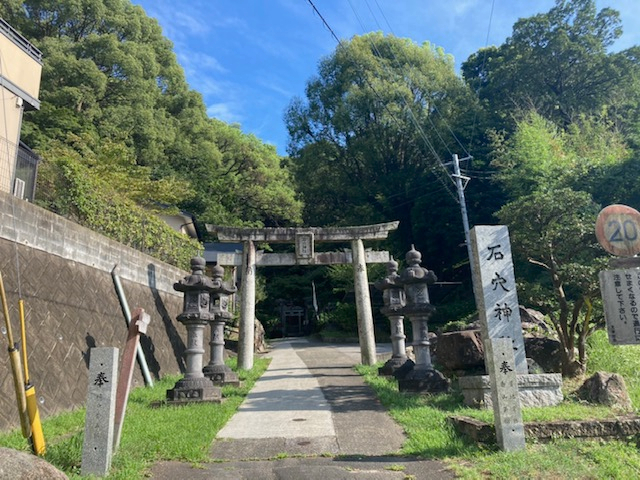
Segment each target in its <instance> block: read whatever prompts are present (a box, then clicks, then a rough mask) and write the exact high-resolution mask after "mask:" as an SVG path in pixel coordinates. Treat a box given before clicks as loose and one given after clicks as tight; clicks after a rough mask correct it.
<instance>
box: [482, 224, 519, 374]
mask: <svg viewBox="0 0 640 480" xmlns="http://www.w3.org/2000/svg"><path fill="white" fill-rule="evenodd" d="M471 246H472V251H473V255H474V258H473V267H474V268H473V275H474V278H473V285H474V293H475V297H476V303H477V305H478V313H479V315H480V325H481V328H482V336H483V339H495V338H510V339H511V340H512V342H513V355H514V357H515V367H516V373H519V374H526V373H529V370H528V368H527V357H526V353H525V349H524V338H523V335H522V325H521V322H520V310H519V304H518V294H517V291H516V278H515V273H514V271H513V259H512V257H511V242H510V240H509V231H508V229H507V227H506V226H504V225H499V226H484V225H482V226H476V227H474V228H472V229H471Z"/></svg>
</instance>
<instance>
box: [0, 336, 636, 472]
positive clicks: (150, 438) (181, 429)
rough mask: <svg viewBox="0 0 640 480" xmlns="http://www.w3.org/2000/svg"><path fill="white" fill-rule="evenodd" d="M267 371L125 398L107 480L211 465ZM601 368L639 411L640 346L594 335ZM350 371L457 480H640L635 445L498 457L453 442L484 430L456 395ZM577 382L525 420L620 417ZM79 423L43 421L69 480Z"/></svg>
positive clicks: (490, 448) (79, 417)
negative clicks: (217, 442) (216, 388)
mask: <svg viewBox="0 0 640 480" xmlns="http://www.w3.org/2000/svg"><path fill="white" fill-rule="evenodd" d="M267 365H268V360H265V359H258V360H256V365H255V367H254V368H253V369H252V370H251V371H249V372H241V378H242V380H243V381H244V385H243V387H242V388H232V387H225V388H224V389H223V394H224V397H225V401H224V403H222V404H205V405H196V404H194V405H186V406H182V407H172V406H163V407H160V408H154V407H152V406H151V405H152V403H154V402H157V401H158V400H163V399H164V398H165V393H166V390H167V389H169V388H172V387H173V385H174V383H175V382H176V381H177V380H178V378H179V377H168V378H164V379H162V380H161V381H160V382H158V383H157V384H156V385H155V386H154V388H138V389H135V390H134V391H133V392H132V393H131V396H130V399H129V404H128V409H127V416H126V418H125V423H124V429H123V434H122V441H121V445H120V449H119V451H118V452H117V454H116V455H115V456H114V459H113V463H112V469H111V473H110V475H109V477H107V478H109V479H127V480H128V479H137V478H144V476H145V473H146V472H148V470H149V468H150V467H151V465H152V464H153V463H154V462H157V461H160V460H178V461H183V462H189V463H192V464H195V465H197V464H203V463H206V462H210V461H212V460H211V458H210V457H209V453H208V451H209V448H210V446H211V443H212V442H213V439H214V438H215V435H216V433H217V432H218V431H219V429H220V428H222V426H223V425H224V424H225V423H226V422H227V421H228V419H229V418H230V417H231V416H232V415H233V413H234V412H235V411H236V409H237V408H238V406H239V405H240V403H241V402H242V400H243V399H244V397H245V396H246V394H247V393H248V392H249V390H250V389H251V387H252V386H253V384H254V383H255V380H256V379H257V378H258V377H259V376H260V375H261V374H262V373H263V372H264V370H265V369H266V367H267ZM233 366H234V365H232V367H233ZM599 370H603V371H609V372H616V373H620V374H621V375H623V377H624V378H625V381H626V384H627V388H628V390H629V393H630V396H631V398H632V401H633V403H634V406H636V408H637V407H638V406H639V405H640V347H636V346H628V347H626V346H624V347H619V346H612V345H610V344H609V343H608V341H607V337H606V333H605V332H597V333H596V334H595V335H594V336H593V337H592V338H591V339H590V342H589V374H591V373H593V372H595V371H599ZM358 371H359V372H360V373H361V374H362V375H363V376H364V377H365V380H366V381H367V382H368V383H369V384H370V385H372V387H373V388H374V390H375V391H376V392H377V394H378V397H379V398H380V400H381V401H382V403H383V404H384V405H385V406H386V407H387V408H388V409H389V412H390V414H391V416H392V417H393V418H394V419H395V420H396V421H397V422H398V423H399V424H400V425H402V427H403V428H404V429H405V432H406V433H407V441H406V442H405V444H404V446H403V449H402V453H403V454H406V455H416V456H419V457H426V458H433V459H441V460H444V461H445V462H447V464H448V465H449V466H450V468H452V469H453V470H454V471H455V472H456V474H457V475H458V476H460V478H463V479H480V478H492V479H556V478H562V479H569V480H570V479H600V478H616V479H617V478H619V479H628V478H640V453H639V450H638V444H639V442H640V437H639V438H635V437H634V438H628V439H626V440H615V441H614V440H612V441H607V442H603V441H597V440H594V441H584V440H582V441H579V440H574V439H558V440H555V441H552V442H549V443H538V442H534V441H528V442H527V446H526V449H525V450H524V451H520V452H502V451H500V450H499V449H498V448H497V446H495V445H477V444H475V443H472V442H469V441H467V440H466V439H464V438H462V437H460V436H459V435H457V434H456V432H455V431H454V429H453V427H452V426H451V424H450V423H449V421H448V419H449V417H451V416H454V415H464V416H469V417H473V418H476V419H478V420H482V421H485V422H489V423H491V422H493V413H492V411H491V410H478V409H473V408H468V407H464V406H463V405H462V396H461V395H460V393H459V392H455V391H454V392H452V393H449V394H442V395H435V396H419V395H406V394H402V393H400V392H398V388H397V383H396V382H394V381H390V380H388V379H386V378H383V377H379V376H378V375H377V366H368V367H365V366H359V367H358ZM580 384H581V382H577V381H574V382H565V401H564V402H562V404H560V405H559V406H556V407H547V408H525V409H523V418H524V421H525V422H531V421H553V420H586V419H599V418H611V417H613V416H615V415H616V414H617V413H618V412H616V411H614V410H612V409H611V408H608V407H603V406H594V405H588V404H586V403H584V402H581V401H579V400H578V399H577V398H576V397H575V395H573V390H575V389H576V388H577V387H579V385H580ZM84 415H85V412H84V410H76V411H73V412H68V413H64V414H61V415H58V416H56V417H54V418H48V419H46V420H45V421H44V422H43V428H44V433H45V438H46V440H47V455H46V459H47V460H48V461H49V462H51V463H52V464H54V465H55V466H57V467H58V468H60V469H61V470H63V471H65V472H66V473H67V474H68V475H69V476H70V477H71V478H78V476H79V470H80V462H81V451H82V440H83V429H84ZM0 445H2V446H6V447H10V448H16V449H22V450H27V449H28V446H27V444H26V441H25V440H24V439H23V438H22V436H21V435H20V432H19V431H14V432H11V433H8V434H2V435H0ZM398 468H399V467H398ZM394 469H395V468H394Z"/></svg>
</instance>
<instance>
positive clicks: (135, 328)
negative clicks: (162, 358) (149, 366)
mask: <svg viewBox="0 0 640 480" xmlns="http://www.w3.org/2000/svg"><path fill="white" fill-rule="evenodd" d="M150 321H151V317H150V316H149V314H148V313H146V312H145V311H144V310H143V309H142V308H136V309H135V310H134V311H133V317H132V318H131V322H130V323H129V334H128V335H127V343H126V345H125V347H124V353H123V354H122V364H121V365H120V375H119V376H118V389H117V391H116V413H115V422H114V434H113V451H114V452H115V451H117V450H118V446H120V435H121V434H122V424H123V423H124V415H125V413H126V411H127V401H128V400H129V391H130V390H131V380H132V379H133V369H134V367H135V365H136V353H137V351H138V347H139V346H140V334H141V333H143V334H144V333H147V326H148V325H149V322H150Z"/></svg>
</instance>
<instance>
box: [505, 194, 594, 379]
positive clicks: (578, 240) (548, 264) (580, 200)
mask: <svg viewBox="0 0 640 480" xmlns="http://www.w3.org/2000/svg"><path fill="white" fill-rule="evenodd" d="M598 210H599V207H598V205H596V204H595V203H594V202H593V200H592V199H591V197H590V195H589V194H587V193H586V192H576V191H574V190H571V189H569V188H564V189H561V190H557V191H555V192H542V191H536V192H534V193H531V194H529V195H526V196H523V197H521V198H519V199H517V200H514V201H512V202H510V203H508V204H507V205H505V206H504V207H502V209H500V211H499V212H498V214H497V215H498V218H499V219H500V222H501V223H504V224H506V225H508V226H509V230H510V233H511V240H512V244H513V246H514V251H515V252H516V253H517V254H518V255H519V256H520V258H521V259H526V261H527V262H529V263H530V264H531V265H534V266H536V267H538V269H543V272H539V271H535V270H530V271H529V272H528V273H529V275H527V276H525V277H524V280H523V281H522V282H520V283H521V285H520V287H519V293H520V302H521V303H523V304H525V305H527V306H531V307H534V308H537V309H538V310H540V311H541V312H542V313H544V314H545V315H546V317H547V318H548V319H549V321H550V322H551V324H552V326H553V328H554V329H555V331H556V333H557V334H558V339H559V340H560V344H561V345H562V373H563V375H566V376H575V375H578V374H581V373H584V371H585V368H586V363H587V358H586V340H587V338H588V337H589V335H591V333H593V332H594V331H595V329H596V327H601V326H602V323H603V318H602V316H601V314H600V313H599V312H594V309H593V304H594V301H595V300H596V299H597V298H598V296H599V293H600V291H599V288H598V281H597V275H598V270H599V269H600V268H602V266H603V264H602V262H598V261H597V259H598V258H599V257H601V256H602V253H601V252H600V251H599V249H598V248H597V245H596V244H595V234H594V224H595V217H596V215H597V214H598ZM576 347H577V349H578V356H577V357H576V355H575V348H576Z"/></svg>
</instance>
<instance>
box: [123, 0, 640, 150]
mask: <svg viewBox="0 0 640 480" xmlns="http://www.w3.org/2000/svg"><path fill="white" fill-rule="evenodd" d="M312 1H313V4H314V5H315V6H316V8H317V9H318V11H319V12H320V14H321V15H322V17H323V18H324V19H325V20H326V21H327V23H328V24H329V26H330V27H331V29H332V30H333V32H335V34H336V35H337V36H338V37H339V38H340V39H349V38H351V37H352V36H353V35H361V34H363V33H366V32H370V31H383V32H385V33H393V34H394V35H395V36H397V37H406V38H410V39H412V40H413V41H415V42H416V43H418V44H421V43H422V42H424V41H428V42H430V43H432V44H434V45H436V46H439V47H442V48H443V49H444V51H445V52H446V53H450V54H452V55H453V56H454V58H455V61H456V68H459V66H460V63H461V62H463V61H464V60H466V59H467V58H468V57H469V55H471V54H472V53H474V52H476V51H477V50H478V49H480V48H482V47H484V46H485V45H500V44H501V43H503V41H504V40H505V38H506V37H508V36H509V35H510V34H511V30H512V27H513V24H514V23H515V21H516V20H517V19H518V18H522V17H529V16H531V15H535V14H536V13H543V12H547V11H548V10H549V9H551V7H553V5H554V4H555V2H554V0H448V1H444V0H312ZM133 3H134V4H137V5H141V6H142V7H143V8H144V10H145V11H146V13H147V15H149V16H150V17H153V18H156V19H157V20H158V23H159V24H160V26H161V27H162V29H163V32H164V35H165V36H166V37H167V38H169V39H170V40H171V41H172V42H173V44H174V49H175V52H176V54H177V57H178V62H179V63H180V65H182V67H183V68H184V70H185V73H186V77H187V81H188V82H189V85H190V87H191V88H192V89H194V90H196V91H198V92H200V93H201V94H202V95H203V98H204V101H205V103H206V105H207V111H208V113H209V116H211V117H214V118H218V119H220V120H223V121H225V122H231V123H238V124H240V125H241V128H242V130H243V131H244V132H245V133H252V134H254V135H256V136H257V137H258V138H260V139H261V140H263V141H264V142H266V143H270V144H273V145H275V146H276V148H277V150H278V153H280V154H281V155H285V154H286V143H287V131H286V128H285V124H284V120H283V116H284V112H285V109H286V107H287V105H288V104H289V102H290V101H291V100H292V99H293V98H294V97H295V96H304V89H305V85H306V82H307V81H308V80H309V79H310V78H311V77H312V76H313V75H315V74H316V72H317V65H318V62H319V61H320V60H321V59H322V57H324V56H326V55H329V54H331V53H332V52H333V51H334V49H335V47H336V41H335V39H334V38H333V36H332V35H331V33H330V32H329V30H328V29H327V28H326V27H325V26H324V25H323V22H322V20H321V18H320V17H319V16H318V15H317V14H316V13H315V12H314V11H313V8H312V7H311V5H310V4H309V2H308V1H307V0H133ZM596 5H597V7H598V9H601V8H604V7H611V8H614V9H616V10H618V11H619V12H620V14H621V18H622V25H623V28H624V33H623V36H622V38H621V39H620V40H619V41H618V43H617V44H616V45H615V47H614V48H615V50H620V49H624V48H627V47H630V46H632V45H638V44H640V0H608V1H604V0H596Z"/></svg>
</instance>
